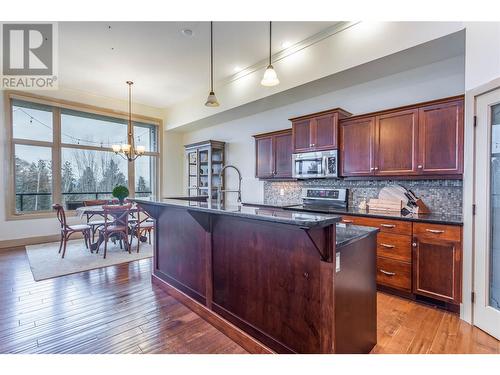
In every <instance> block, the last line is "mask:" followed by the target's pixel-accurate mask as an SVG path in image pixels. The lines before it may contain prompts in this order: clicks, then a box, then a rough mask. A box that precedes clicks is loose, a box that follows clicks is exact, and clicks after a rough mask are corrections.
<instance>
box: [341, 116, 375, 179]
mask: <svg viewBox="0 0 500 375" xmlns="http://www.w3.org/2000/svg"><path fill="white" fill-rule="evenodd" d="M374 146H375V119H374V118H373V117H368V118H361V119H359V118H358V119H353V120H351V119H349V120H346V121H344V122H343V123H342V125H341V128H340V159H341V174H342V176H371V175H373V171H374V158H375V147H374Z"/></svg>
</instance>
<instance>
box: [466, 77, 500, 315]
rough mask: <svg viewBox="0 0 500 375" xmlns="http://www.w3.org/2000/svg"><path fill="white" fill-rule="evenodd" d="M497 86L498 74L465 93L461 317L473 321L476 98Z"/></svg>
mask: <svg viewBox="0 0 500 375" xmlns="http://www.w3.org/2000/svg"><path fill="white" fill-rule="evenodd" d="M498 88H500V78H497V79H494V80H492V81H490V82H488V83H485V84H482V85H480V86H478V87H476V88H474V89H471V90H468V91H466V93H465V131H464V132H465V134H464V176H463V221H464V227H463V268H462V296H463V301H462V304H461V305H460V318H461V319H463V320H464V321H466V322H468V323H470V324H473V321H474V316H473V315H474V314H473V303H472V298H471V297H472V292H473V290H474V242H475V223H474V221H475V219H474V215H473V204H475V200H476V195H475V153H476V150H475V128H474V116H475V115H476V99H477V97H478V96H480V95H483V94H486V93H488V92H490V91H494V90H496V89H498Z"/></svg>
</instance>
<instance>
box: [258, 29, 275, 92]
mask: <svg viewBox="0 0 500 375" xmlns="http://www.w3.org/2000/svg"><path fill="white" fill-rule="evenodd" d="M272 31H273V25H272V22H271V21H269V65H268V66H267V68H266V71H265V72H264V77H262V81H260V84H261V85H262V86H268V87H269V86H276V85H278V84H279V83H280V80H279V79H278V75H277V74H276V71H275V70H274V68H273V65H272V64H271V56H272V53H271V42H272V35H273V34H272Z"/></svg>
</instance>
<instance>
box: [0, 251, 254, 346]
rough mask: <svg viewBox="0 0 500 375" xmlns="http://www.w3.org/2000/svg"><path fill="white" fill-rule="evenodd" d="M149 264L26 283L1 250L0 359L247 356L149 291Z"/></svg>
mask: <svg viewBox="0 0 500 375" xmlns="http://www.w3.org/2000/svg"><path fill="white" fill-rule="evenodd" d="M150 269H151V262H150V260H149V259H146V260H140V261H136V262H131V263H128V264H122V265H118V266H112V267H107V268H101V269H98V270H92V271H87V272H82V273H79V274H75V275H69V276H63V277H59V278H55V279H50V280H44V281H40V282H35V281H33V277H32V275H31V271H30V268H29V263H28V260H27V258H26V253H25V251H24V249H15V250H10V251H3V250H2V251H0V353H246V351H245V350H244V349H243V348H241V347H240V346H239V345H237V344H236V343H235V342H233V341H232V340H230V339H229V338H228V337H227V336H225V335H224V334H222V333H221V332H219V331H218V330H216V329H215V328H214V327H213V326H211V325H210V324H208V323H207V322H206V321H204V320H203V319H201V318H200V317H199V316H198V315H196V314H195V313H193V312H192V311H191V310H189V309H188V308H187V307H185V306H184V305H182V304H180V303H179V302H177V301H176V300H175V299H174V298H172V297H171V296H169V295H168V294H166V293H165V292H163V291H162V290H160V289H159V288H153V287H152V285H151V271H150Z"/></svg>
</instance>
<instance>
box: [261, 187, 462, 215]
mask: <svg viewBox="0 0 500 375" xmlns="http://www.w3.org/2000/svg"><path fill="white" fill-rule="evenodd" d="M392 184H400V185H402V186H404V187H406V188H408V189H410V190H412V191H413V192H414V193H415V194H416V195H417V197H419V198H421V199H422V200H423V201H424V203H425V204H426V205H427V206H428V207H429V208H430V210H431V211H432V212H436V213H449V214H456V215H461V214H462V180H404V181H403V180H380V181H375V180H373V181H369V180H367V181H365V180H340V179H339V180H336V179H311V180H299V181H265V182H264V203H269V204H299V203H302V199H301V194H302V189H303V188H306V187H318V188H320V187H325V188H347V189H349V207H358V205H359V203H360V202H361V201H363V200H364V199H366V200H367V201H368V200H369V199H370V198H377V196H378V193H379V191H380V189H382V188H383V187H385V186H388V185H392ZM280 192H283V193H284V195H281V194H280Z"/></svg>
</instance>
